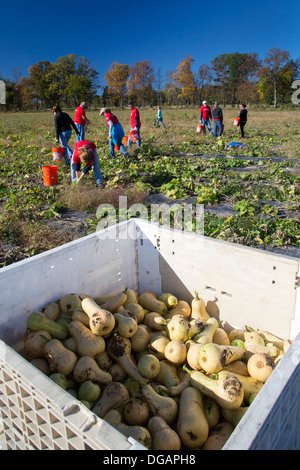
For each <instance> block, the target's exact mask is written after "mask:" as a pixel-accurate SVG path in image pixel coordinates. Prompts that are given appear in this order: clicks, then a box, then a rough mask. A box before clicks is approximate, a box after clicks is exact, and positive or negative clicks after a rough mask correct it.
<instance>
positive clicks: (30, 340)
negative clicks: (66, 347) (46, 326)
mask: <svg viewBox="0 0 300 470" xmlns="http://www.w3.org/2000/svg"><path fill="white" fill-rule="evenodd" d="M51 339H52V336H51V335H50V333H48V331H45V330H36V331H32V330H28V329H27V330H26V332H25V334H24V337H23V341H24V352H25V355H26V356H27V358H28V359H29V360H30V359H34V358H38V357H43V356H44V347H45V345H46V343H47V341H50V340H51Z"/></svg>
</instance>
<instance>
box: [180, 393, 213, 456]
mask: <svg viewBox="0 0 300 470" xmlns="http://www.w3.org/2000/svg"><path fill="white" fill-rule="evenodd" d="M177 432H178V435H179V436H180V439H181V442H182V444H183V446H184V447H187V448H188V449H196V448H198V447H200V446H202V445H203V444H204V442H205V441H206V439H207V438H208V433H209V427H208V423H207V420H206V417H205V414H204V411H203V401H202V396H201V393H200V392H199V390H197V389H196V388H194V387H187V388H186V389H185V390H183V392H182V394H181V396H180V402H179V413H178V420H177Z"/></svg>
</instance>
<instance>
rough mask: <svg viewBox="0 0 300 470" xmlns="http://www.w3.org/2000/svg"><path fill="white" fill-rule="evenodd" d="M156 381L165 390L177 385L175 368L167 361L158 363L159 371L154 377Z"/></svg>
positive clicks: (177, 378) (177, 379) (178, 381)
mask: <svg viewBox="0 0 300 470" xmlns="http://www.w3.org/2000/svg"><path fill="white" fill-rule="evenodd" d="M156 380H157V381H158V382H159V383H161V384H162V385H165V386H166V387H167V388H169V387H173V386H177V385H179V383H180V379H179V377H178V374H177V367H176V366H175V365H174V364H171V363H170V362H169V361H167V360H162V361H160V371H159V373H158V374H157V376H156Z"/></svg>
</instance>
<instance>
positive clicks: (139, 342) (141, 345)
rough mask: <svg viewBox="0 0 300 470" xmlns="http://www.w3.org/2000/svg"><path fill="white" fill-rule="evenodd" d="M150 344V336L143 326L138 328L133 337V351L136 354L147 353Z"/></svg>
mask: <svg viewBox="0 0 300 470" xmlns="http://www.w3.org/2000/svg"><path fill="white" fill-rule="evenodd" d="M149 343H150V335H149V331H148V329H147V327H146V326H145V325H143V324H141V325H138V326H137V330H136V333H135V334H134V335H133V336H132V337H131V349H132V351H134V352H141V351H145V349H146V348H147V347H148V345H149Z"/></svg>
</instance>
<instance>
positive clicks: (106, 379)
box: [73, 356, 112, 385]
mask: <svg viewBox="0 0 300 470" xmlns="http://www.w3.org/2000/svg"><path fill="white" fill-rule="evenodd" d="M73 377H74V379H75V380H76V382H78V383H82V382H85V381H86V380H91V381H92V382H95V383H96V384H99V385H107V384H109V383H110V382H112V376H111V374H110V373H109V372H107V371H104V370H102V369H100V367H99V366H98V364H97V362H96V361H95V359H93V358H92V357H90V356H82V357H81V358H80V359H79V360H78V362H77V364H76V366H75V367H74V370H73Z"/></svg>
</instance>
